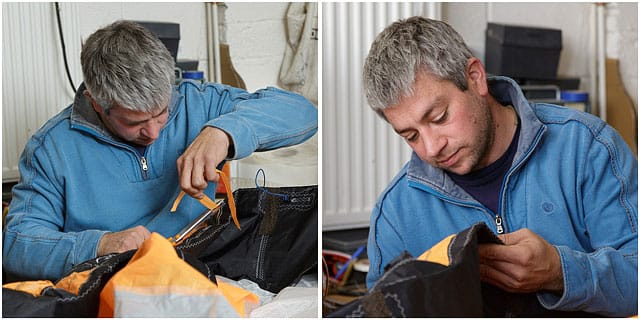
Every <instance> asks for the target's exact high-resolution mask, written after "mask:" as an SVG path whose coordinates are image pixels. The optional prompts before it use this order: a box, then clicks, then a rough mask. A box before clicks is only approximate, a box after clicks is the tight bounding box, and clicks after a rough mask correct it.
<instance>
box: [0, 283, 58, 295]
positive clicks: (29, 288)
mask: <svg viewBox="0 0 640 320" xmlns="http://www.w3.org/2000/svg"><path fill="white" fill-rule="evenodd" d="M2 287H3V288H7V289H13V290H17V291H22V292H26V293H29V294H31V295H32V296H34V297H39V296H40V294H41V293H42V290H44V288H47V287H53V282H51V281H49V280H33V281H21V282H13V283H7V284H5V285H3V286H2Z"/></svg>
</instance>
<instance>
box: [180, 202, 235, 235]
mask: <svg viewBox="0 0 640 320" xmlns="http://www.w3.org/2000/svg"><path fill="white" fill-rule="evenodd" d="M223 204H224V200H219V201H216V207H215V208H211V209H207V210H206V211H204V212H203V213H202V214H200V215H199V216H198V217H197V218H195V219H194V220H193V221H191V223H189V224H188V225H187V226H186V227H184V228H182V230H180V231H179V232H178V233H177V234H176V235H175V236H173V237H170V238H169V242H171V243H172V244H173V245H174V246H177V245H179V244H180V243H182V242H183V241H184V240H185V239H187V238H189V237H190V236H191V235H192V234H194V233H195V232H196V231H198V230H200V229H202V228H204V227H206V226H208V225H209V223H208V222H207V221H209V218H210V217H211V216H213V215H218V214H220V211H221V210H222V207H223Z"/></svg>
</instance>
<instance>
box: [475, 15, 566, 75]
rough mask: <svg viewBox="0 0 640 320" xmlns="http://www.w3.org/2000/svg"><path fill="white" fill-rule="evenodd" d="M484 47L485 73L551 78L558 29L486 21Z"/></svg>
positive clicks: (558, 45) (555, 69) (557, 53)
mask: <svg viewBox="0 0 640 320" xmlns="http://www.w3.org/2000/svg"><path fill="white" fill-rule="evenodd" d="M485 50H486V51H485V67H486V68H487V72H488V73H491V74H494V75H502V76H509V77H512V78H518V79H555V78H556V76H557V73H558V62H559V60H560V50H562V30H558V29H548V28H532V27H521V26H513V25H503V24H497V23H488V24H487V31H486V37H485Z"/></svg>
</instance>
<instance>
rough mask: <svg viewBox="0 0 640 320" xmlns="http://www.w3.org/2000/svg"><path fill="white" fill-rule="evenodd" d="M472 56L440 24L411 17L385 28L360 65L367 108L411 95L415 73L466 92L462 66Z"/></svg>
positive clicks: (378, 107) (381, 107) (455, 35)
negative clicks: (443, 81)
mask: <svg viewBox="0 0 640 320" xmlns="http://www.w3.org/2000/svg"><path fill="white" fill-rule="evenodd" d="M472 56H473V55H472V54H471V50H469V48H468V47H467V45H466V44H465V43H464V40H463V39H462V37H461V36H460V35H459V34H458V33H457V32H456V31H455V30H454V29H453V28H452V27H451V26H449V25H448V24H446V23H445V22H442V21H437V20H431V19H426V18H423V17H411V18H408V19H406V20H399V21H396V22H394V23H393V24H391V25H390V26H388V27H387V28H385V29H384V30H383V31H382V32H381V33H380V34H378V36H377V37H376V39H375V40H374V42H373V44H372V45H371V49H370V50H369V55H368V56H367V58H366V60H365V63H364V70H363V81H364V90H365V95H366V97H367V100H368V101H369V105H370V106H371V108H372V109H373V110H374V111H376V112H377V113H378V114H379V115H381V116H383V117H384V115H383V114H382V110H384V109H385V108H387V107H389V106H392V105H394V104H397V103H399V102H400V100H401V99H402V98H405V97H410V96H412V95H413V84H414V82H415V79H416V74H417V73H419V72H426V73H428V74H431V75H433V76H435V77H437V78H439V79H442V80H450V81H452V82H453V83H454V84H455V85H456V86H457V87H458V88H460V89H461V90H462V91H465V90H467V80H466V66H467V61H468V59H469V58H471V57H472Z"/></svg>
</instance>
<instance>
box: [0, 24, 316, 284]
mask: <svg viewBox="0 0 640 320" xmlns="http://www.w3.org/2000/svg"><path fill="white" fill-rule="evenodd" d="M81 63H82V72H83V75H84V83H83V84H82V85H81V86H80V88H79V89H78V90H77V93H76V96H75V99H74V102H73V104H71V105H70V106H69V107H67V108H65V109H64V110H62V111H61V112H60V113H59V114H58V115H56V116H54V117H53V118H52V119H50V120H49V121H48V122H47V123H45V124H44V126H43V127H42V128H40V129H39V130H38V131H37V132H36V133H35V134H34V135H33V136H32V137H31V139H30V140H29V141H28V142H27V145H26V147H25V149H24V152H23V153H22V156H21V159H20V181H19V183H18V184H17V185H16V186H15V187H14V189H13V199H12V202H11V205H10V208H9V212H8V215H7V217H6V227H5V229H4V231H3V239H4V243H3V268H4V271H6V272H8V274H10V275H12V276H14V277H15V278H17V279H52V280H55V279H58V278H59V277H61V276H62V275H64V274H65V273H66V272H68V271H69V270H70V269H71V268H72V267H73V266H75V265H77V264H79V263H81V262H83V261H86V260H88V259H92V258H95V257H97V256H102V255H105V254H109V253H114V252H124V251H128V250H131V249H136V248H138V247H139V246H140V245H141V244H142V242H143V241H144V240H145V239H146V238H148V237H149V235H150V232H158V233H160V234H162V235H164V236H166V237H168V236H173V235H175V234H176V233H178V231H179V230H180V229H181V228H182V227H184V226H185V225H187V224H188V223H189V222H190V221H192V220H193V219H194V218H195V217H196V216H197V215H199V214H200V213H201V212H202V205H201V204H200V203H199V202H198V201H197V199H199V198H202V197H203V196H204V194H205V193H208V194H213V193H214V192H215V188H216V182H217V181H218V179H219V177H218V174H217V172H216V167H218V166H219V165H220V164H221V163H223V162H224V161H225V160H231V159H239V158H243V157H246V156H248V155H250V154H251V153H252V152H254V151H259V150H270V149H276V148H279V147H284V146H289V145H294V144H298V143H301V142H303V141H305V140H306V139H308V138H310V137H311V136H313V135H314V134H315V133H316V131H317V110H316V108H315V107H314V106H313V105H312V104H311V103H310V102H309V101H307V100H306V99H304V98H303V97H302V96H300V95H297V94H294V93H291V92H287V91H283V90H279V89H276V88H271V87H270V88H266V89H262V90H258V91H256V92H255V93H249V92H246V91H244V90H241V89H238V88H233V87H230V86H226V85H222V84H217V83H204V84H201V83H198V82H194V81H183V82H182V83H180V84H179V85H178V86H175V84H174V82H175V75H174V61H173V58H172V57H171V55H170V54H169V51H168V50H167V48H166V47H165V46H164V45H163V44H162V42H161V41H160V40H159V39H158V38H157V37H156V36H155V35H154V34H153V33H151V32H150V31H149V30H147V29H145V28H144V27H142V26H140V25H138V24H136V23H134V22H130V21H117V22H115V23H113V24H111V25H108V26H106V27H104V28H102V29H100V30H97V31H96V32H95V33H93V34H92V35H91V36H89V38H88V39H86V41H85V43H84V45H83V47H82V53H81ZM210 182H212V183H210ZM181 190H184V191H185V192H186V193H188V194H189V195H191V196H192V197H193V198H189V199H184V200H183V201H182V203H181V205H180V206H179V207H178V210H177V211H176V212H174V213H170V208H171V203H172V201H173V200H174V199H175V198H176V197H177V196H178V194H179V193H180V191H181Z"/></svg>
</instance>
